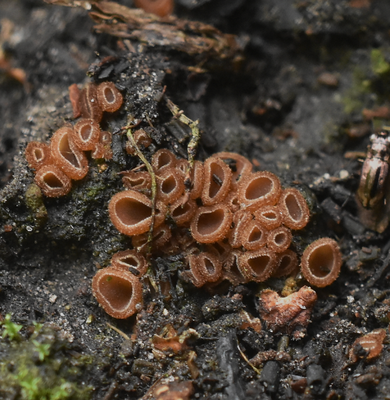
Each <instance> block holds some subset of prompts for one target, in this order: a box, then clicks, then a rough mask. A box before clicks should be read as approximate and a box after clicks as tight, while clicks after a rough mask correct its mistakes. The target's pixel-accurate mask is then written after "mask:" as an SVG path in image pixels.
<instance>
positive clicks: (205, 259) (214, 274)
mask: <svg viewBox="0 0 390 400" xmlns="http://www.w3.org/2000/svg"><path fill="white" fill-rule="evenodd" d="M188 264H189V266H190V270H189V271H185V272H183V274H182V276H183V277H184V278H188V279H189V280H190V281H191V282H192V283H193V284H194V285H195V286H196V287H201V286H203V285H204V284H205V283H207V282H216V281H218V280H219V279H220V277H221V274H222V263H221V261H220V260H219V259H218V256H217V255H216V254H213V253H210V252H202V253H199V254H190V255H189V256H188Z"/></svg>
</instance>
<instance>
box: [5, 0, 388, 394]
mask: <svg viewBox="0 0 390 400" xmlns="http://www.w3.org/2000/svg"><path fill="white" fill-rule="evenodd" d="M123 3H126V6H130V5H129V3H130V2H125V1H123ZM176 15H177V16H178V17H180V18H183V19H189V20H192V21H201V22H204V23H209V24H212V25H214V26H215V27H217V28H218V29H220V30H221V32H223V33H230V34H234V35H237V42H236V44H237V47H236V48H235V49H234V50H233V51H232V54H230V55H228V56H227V57H223V56H222V54H221V53H218V51H217V52H211V51H210V52H207V51H206V50H205V51H204V52H203V53H198V54H191V53H189V52H186V51H185V50H183V49H178V48H175V47H174V45H173V44H172V43H161V44H160V45H154V46H149V45H148V44H147V43H142V44H141V43H140V42H139V41H138V40H137V38H134V37H133V38H131V39H128V40H127V43H125V42H126V40H125V41H123V40H120V39H118V38H116V37H114V36H113V35H112V34H110V32H109V31H108V32H106V33H96V32H95V31H94V30H93V25H94V23H93V21H92V20H91V19H90V17H89V16H88V12H87V11H86V10H84V9H82V8H68V7H61V6H57V5H48V4H45V3H43V2H41V1H38V0H30V1H23V0H13V1H12V2H11V1H7V0H0V26H1V28H2V30H1V33H0V115H1V124H0V188H1V191H0V314H1V317H2V318H3V319H4V318H5V316H6V315H7V314H11V315H12V317H11V319H12V321H14V322H15V323H16V324H20V325H22V328H21V330H20V332H19V334H18V335H17V338H15V339H14V340H12V338H11V337H10V336H9V335H8V337H5V338H3V339H2V340H1V342H0V365H1V368H0V397H1V398H4V399H30V398H32V399H35V398H37V399H38V398H39V399H41V398H47V399H51V398H53V399H54V398H56V399H60V398H61V399H62V398H64V399H65V398H92V399H107V400H108V399H140V398H145V399H146V398H157V397H153V395H152V390H150V388H151V387H152V385H154V387H158V386H159V385H160V384H162V383H163V382H165V381H164V379H163V378H169V379H170V380H171V381H177V382H189V381H190V382H192V387H193V394H192V396H191V398H194V399H243V398H245V399H332V400H333V399H389V398H390V354H389V350H390V347H389V330H388V327H389V318H390V291H389V279H390V270H389V269H388V265H389V263H390V260H389V254H390V253H389V251H390V237H389V229H386V230H385V231H384V232H383V233H380V234H379V233H377V232H375V231H373V230H370V229H367V228H365V226H364V221H361V220H360V219H359V217H358V206H357V204H356V200H355V192H356V189H357V187H358V184H359V178H360V171H361V166H362V163H361V160H360V161H359V159H351V158H345V157H344V155H345V153H346V152H351V151H355V152H363V153H364V152H365V151H366V149H367V145H368V144H369V134H370V133H371V132H372V130H373V129H374V128H375V124H377V125H378V124H382V123H383V124H385V123H386V121H381V120H378V119H376V121H374V122H371V121H369V120H367V119H364V117H363V113H362V111H363V110H364V109H366V110H372V109H375V108H378V107H380V106H385V107H387V106H388V99H389V95H390V39H389V30H388V26H389V25H388V21H389V20H390V5H388V4H387V3H386V2H383V1H379V0H378V1H375V0H372V1H370V0H366V1H364V0H361V1H358V0H350V1H347V0H341V1H340V0H308V1H297V0H296V1H285V0H262V1H250V0H231V1H229V2H226V1H219V0H197V1H188V0H177V1H176ZM8 28H9V30H8ZM114 28H115V26H113V27H112V29H114ZM187 33H188V31H187ZM238 44H239V46H238ZM238 47H240V49H238ZM129 48H131V49H132V51H131V52H130V51H129ZM107 56H110V57H111V58H110V59H109V60H110V61H109V62H107V59H105V57H107ZM4 60H6V66H5V67H4V68H3V67H2V65H3V64H2V61H4ZM102 60H105V62H103V63H102ZM91 64H93V65H92V66H91ZM16 68H19V69H21V70H23V71H24V73H25V79H20V80H17V79H15V74H14V73H15V69H16ZM87 71H89V77H87V75H86V73H87ZM325 73H326V74H325ZM107 79H108V80H111V81H114V82H116V83H117V85H119V86H121V87H122V88H123V90H124V93H126V94H125V104H124V106H123V107H122V109H121V110H120V111H119V112H117V113H115V114H113V115H111V116H106V117H105V119H104V120H103V122H102V123H103V125H104V126H105V128H106V129H107V130H109V131H111V132H113V134H114V135H113V137H114V139H113V152H114V157H113V160H111V161H109V162H107V166H108V168H107V169H105V170H104V171H102V168H101V167H102V165H101V164H99V163H97V162H95V161H93V160H90V172H89V173H88V176H87V177H86V178H85V179H83V180H81V181H79V182H77V183H76V184H75V185H74V189H72V191H71V193H70V194H69V195H67V196H65V197H62V198H58V199H49V198H43V200H42V199H39V198H37V197H36V196H35V197H33V199H32V200H33V201H31V198H27V197H26V190H27V189H28V188H29V187H30V185H31V183H32V182H33V179H34V174H33V172H32V171H31V170H30V169H29V168H28V166H27V163H26V161H25V159H24V156H23V152H24V148H25V146H26V143H28V142H29V141H31V140H40V141H46V140H48V139H49V138H50V137H51V135H52V133H53V132H54V131H56V130H57V129H58V128H59V127H61V126H62V125H63V124H64V122H65V121H72V120H73V118H72V115H73V112H72V107H71V104H70V101H69V96H68V86H70V85H71V84H73V83H77V84H84V83H86V82H89V81H91V80H92V81H96V82H100V81H102V80H107ZM165 86H166V92H165V95H166V96H167V97H168V98H170V99H171V100H172V101H173V102H174V103H175V104H177V105H178V107H179V108H180V109H181V110H183V111H184V113H185V115H187V116H188V117H189V118H191V119H193V120H199V126H200V128H201V133H202V137H201V142H200V144H199V149H198V154H197V158H199V159H201V160H204V159H205V158H206V157H208V156H209V155H211V154H213V153H214V152H217V151H223V150H226V151H234V152H238V153H240V154H243V155H245V156H247V157H248V158H249V159H250V160H254V162H255V163H256V165H258V169H261V170H263V169H265V170H269V171H272V172H274V173H275V174H277V175H278V176H279V177H280V178H281V181H282V183H283V185H285V186H292V185H294V186H297V187H299V188H300V189H301V190H302V191H303V192H304V193H305V194H306V197H307V200H308V202H309V205H310V208H311V213H312V217H311V222H310V223H309V225H308V226H307V227H306V228H305V229H304V230H302V231H299V232H298V234H297V235H295V236H294V247H295V248H296V250H297V252H298V253H299V254H301V253H302V252H303V250H304V248H305V247H306V246H307V245H308V244H309V243H310V242H312V241H313V240H314V239H317V238H319V237H332V238H334V239H336V240H337V241H338V243H339V245H340V248H341V251H342V254H343V259H344V264H343V267H342V271H341V274H340V277H339V278H338V279H337V280H336V281H335V282H334V283H333V284H332V285H331V286H329V287H326V288H324V289H317V288H314V289H315V290H316V292H317V296H318V300H317V302H316V304H315V306H314V310H313V312H312V315H311V321H312V322H311V323H310V324H309V325H308V328H307V331H306V333H305V334H304V335H303V337H301V338H299V339H297V338H296V337H294V336H293V335H292V336H289V335H286V334H283V333H278V332H276V333H275V332H272V330H270V329H268V328H267V326H266V324H265V323H263V324H262V325H263V326H262V330H261V332H257V331H255V330H254V329H253V328H246V329H242V328H241V325H242V319H241V314H240V313H241V312H242V310H245V311H247V312H249V313H250V314H251V315H252V316H253V317H259V310H258V298H257V296H258V295H259V293H260V292H261V290H263V289H265V288H271V289H273V290H276V291H278V292H279V293H280V292H281V291H282V289H283V287H284V286H285V285H286V282H285V279H271V280H269V281H267V282H265V283H262V284H260V285H259V284H253V283H252V284H247V285H241V286H237V287H233V286H231V285H223V287H219V288H210V289H208V290H206V289H196V288H195V287H194V286H192V285H191V284H189V283H186V282H184V281H183V280H182V279H181V278H180V270H181V269H182V268H183V262H182V259H181V258H180V257H179V256H178V257H170V258H167V257H165V258H164V257H156V258H154V259H153V260H152V268H153V271H154V275H155V277H154V279H155V283H156V286H155V287H156V288H157V290H156V291H155V290H154V289H153V287H152V286H151V285H146V284H145V285H144V309H143V311H142V312H140V313H139V314H138V315H137V316H133V317H131V318H129V319H128V320H123V321H121V320H115V319H113V318H111V317H109V316H108V315H107V314H106V313H105V312H104V311H103V309H102V308H100V307H99V305H98V303H97V301H96V300H95V298H94V297H93V296H92V291H91V279H92V277H93V276H94V274H95V273H96V271H97V267H104V266H107V265H108V264H109V262H110V259H111V257H112V254H114V253H115V252H117V251H119V250H124V249H126V248H128V247H129V243H130V241H129V238H128V237H126V236H124V235H121V234H120V233H119V232H118V231H117V230H116V229H115V228H114V226H113V225H112V224H111V222H110V219H109V216H108V211H107V204H108V201H109V199H110V197H111V196H112V195H113V194H114V193H116V192H118V191H120V190H122V184H121V179H120V177H119V175H118V172H120V171H123V170H128V169H131V168H133V167H135V166H137V165H138V164H139V161H138V159H137V158H136V157H130V156H128V155H126V153H125V152H124V143H125V138H124V137H123V136H122V135H121V134H120V128H121V127H123V126H124V125H125V124H126V117H127V116H128V115H129V114H130V113H131V114H132V115H133V116H134V118H135V119H138V120H140V121H142V122H143V123H145V121H147V120H149V122H150V124H151V125H153V127H154V128H153V129H151V130H150V133H151V135H152V138H153V145H152V146H151V147H149V148H148V149H147V150H145V155H146V157H147V158H148V157H150V155H151V154H153V152H154V151H156V150H157V149H159V148H162V147H164V148H169V149H171V150H172V151H174V152H175V153H176V154H177V156H179V157H186V154H187V153H186V145H187V143H188V130H187V129H185V128H184V127H183V126H182V125H179V124H178V123H177V121H176V120H175V119H172V115H171V114H170V112H169V110H168V108H167V106H166V103H165V100H164V99H162V93H163V90H164V89H163V88H164V87H165ZM161 99H162V100H161ZM387 112H388V115H386V114H384V116H383V118H384V119H385V118H389V119H390V112H389V111H387ZM356 132H358V133H359V134H358V133H356ZM360 133H361V134H360ZM294 284H295V285H297V288H298V287H301V286H304V285H305V284H307V282H306V281H305V280H304V279H303V277H302V276H301V275H298V276H297V277H295V280H294ZM166 287H168V288H169V290H168V292H167V291H164V288H166ZM34 322H38V323H41V324H44V327H43V328H41V330H39V329H37V328H36V327H35V328H34V325H33V323H34ZM5 326H6V325H5V324H4V327H3V332H5V331H6V328H5ZM167 326H171V327H173V329H174V330H175V331H176V332H177V334H178V336H180V335H184V336H188V338H187V339H186V340H185V341H184V342H185V344H186V348H185V349H183V350H182V351H180V352H178V353H175V352H173V351H156V349H155V347H154V346H153V342H152V338H153V336H154V335H162V334H163V332H164V329H167V328H166V327H167ZM375 329H384V330H385V331H386V338H385V339H384V342H383V349H382V351H381V352H380V354H379V355H378V356H377V357H374V358H370V357H369V354H368V353H367V352H366V351H365V350H364V349H363V348H360V349H359V348H358V349H356V346H355V347H354V348H353V349H352V345H353V343H354V341H355V340H356V339H357V338H359V337H361V336H363V335H365V334H367V333H369V332H371V331H373V330H375ZM3 336H6V335H5V334H4V335H3ZM36 343H38V344H39V343H43V344H47V345H48V348H49V349H50V351H49V354H48V355H46V356H45V357H43V358H44V359H43V360H42V359H40V358H39V352H38V353H37V351H38V350H37V348H38V347H37V346H38V345H37V344H36ZM34 346H35V347H34ZM351 349H352V351H354V352H355V353H356V352H357V353H356V354H358V356H357V357H356V359H354V357H351V355H350V351H351ZM271 350H273V352H272V351H271ZM359 351H360V352H359ZM37 354H38V356H37ZM243 355H245V356H246V358H247V359H251V358H253V357H254V356H256V355H259V357H260V356H261V357H263V362H261V363H259V364H258V365H257V366H256V367H255V368H252V366H251V365H250V364H249V363H248V362H247V361H246V360H245V359H244V357H243ZM192 357H196V358H195V361H191V360H192ZM261 357H260V358H261ZM26 365H27V367H26ZM59 365H60V366H61V367H59ZM26 368H29V369H30V370H31V371H34V374H36V375H34V376H35V377H36V379H37V381H36V386H37V388H36V391H34V390H35V389H34V388H33V382H32V381H31V379H30V380H28V379H27V378H26V377H25V376H24V375H23V371H24V370H25V369H26ZM49 370H50V373H49V372H48V371H49ZM53 371H55V373H53ZM65 383H68V384H69V385H68V386H66V385H65V386H64V388H63V392H61V393H62V394H58V393H59V391H60V389H59V388H61V385H64V384H65ZM45 385H46V386H50V385H53V387H55V388H58V393H57V394H56V395H57V397H55V394H54V392H51V393H45V394H43V393H44V392H43V391H42V387H43V386H45ZM40 390H41V391H40ZM61 390H62V389H61ZM148 391H149V392H148ZM172 392H173V390H172ZM34 396H35V397H34ZM143 396H145V397H143ZM172 396H173V395H172ZM160 398H161V399H162V398H163V397H160ZM164 398H165V397H164ZM169 398H175V397H169Z"/></svg>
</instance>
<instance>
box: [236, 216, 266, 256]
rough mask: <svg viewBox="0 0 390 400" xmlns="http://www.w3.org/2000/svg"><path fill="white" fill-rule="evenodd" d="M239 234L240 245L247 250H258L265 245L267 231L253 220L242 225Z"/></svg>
mask: <svg viewBox="0 0 390 400" xmlns="http://www.w3.org/2000/svg"><path fill="white" fill-rule="evenodd" d="M241 232H242V233H241V243H242V246H244V247H245V248H246V249H247V250H258V249H260V248H261V247H263V246H265V244H266V243H267V236H268V232H267V230H266V229H265V228H264V226H262V225H261V224H260V223H259V222H258V221H255V220H254V219H252V220H250V221H249V222H248V223H247V224H245V225H243V228H242V230H241Z"/></svg>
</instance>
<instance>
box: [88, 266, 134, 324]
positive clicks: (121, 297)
mask: <svg viewBox="0 0 390 400" xmlns="http://www.w3.org/2000/svg"><path fill="white" fill-rule="evenodd" d="M92 292H93V295H94V296H95V297H96V299H97V301H98V302H99V304H100V305H101V306H102V307H103V309H104V311H105V312H106V313H107V314H109V315H111V317H114V318H118V319H125V318H128V317H130V316H132V315H133V314H135V313H136V312H138V311H140V310H141V308H142V286H141V282H140V281H139V279H138V278H137V277H136V276H134V275H133V274H132V273H130V272H128V271H125V270H123V269H120V268H117V267H108V268H103V269H102V270H100V271H98V272H97V274H96V275H95V276H94V278H93V280H92Z"/></svg>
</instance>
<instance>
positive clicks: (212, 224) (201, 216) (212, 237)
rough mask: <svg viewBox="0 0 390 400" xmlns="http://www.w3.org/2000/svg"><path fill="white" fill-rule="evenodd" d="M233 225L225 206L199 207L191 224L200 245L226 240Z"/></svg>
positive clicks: (193, 233)
mask: <svg viewBox="0 0 390 400" xmlns="http://www.w3.org/2000/svg"><path fill="white" fill-rule="evenodd" d="M231 223H232V214H231V212H230V211H229V210H228V209H227V207H226V205H225V204H215V205H213V206H210V207H199V209H198V210H197V212H196V213H195V216H194V218H193V220H192V223H191V233H192V236H193V238H194V239H195V240H196V241H197V242H199V243H214V242H218V241H219V240H221V239H222V238H224V237H225V236H226V234H227V232H228V230H229V228H230V225H231Z"/></svg>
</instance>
